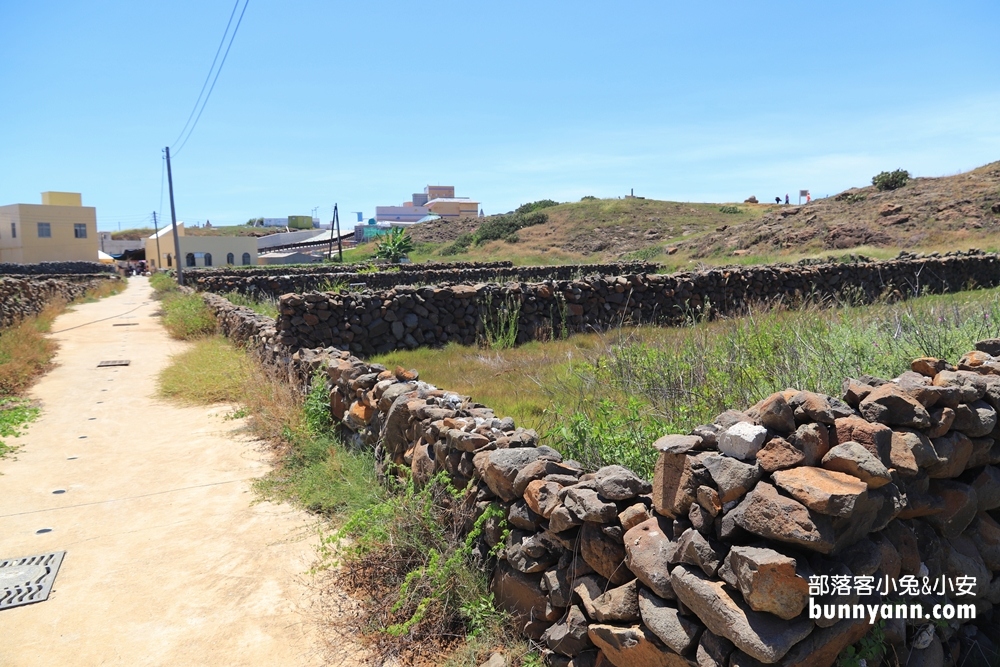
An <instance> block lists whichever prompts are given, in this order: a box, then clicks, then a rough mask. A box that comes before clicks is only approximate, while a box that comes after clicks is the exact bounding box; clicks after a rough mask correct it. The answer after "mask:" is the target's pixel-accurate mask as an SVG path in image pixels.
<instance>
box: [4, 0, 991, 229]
mask: <svg viewBox="0 0 1000 667" xmlns="http://www.w3.org/2000/svg"><path fill="white" fill-rule="evenodd" d="M241 3H242V0H241ZM810 4H812V3H810ZM241 6H242V4H241ZM232 8H233V3H232V2H230V1H229V0H200V1H199V2H193V1H188V0H173V1H171V2H163V1H161V0H151V1H148V2H124V1H118V0H103V1H102V0H92V1H91V2H86V3H81V2H54V1H46V0H39V1H38V2H15V1H14V0H0V25H3V26H4V39H3V40H0V84H2V90H4V92H5V95H4V100H3V101H2V103H0V203H3V204H6V203H14V202H25V203H34V202H38V201H39V199H38V198H39V193H40V192H42V191H43V190H69V191H79V192H82V193H83V198H84V203H85V204H87V205H93V206H96V207H97V211H98V221H99V225H100V227H101V228H102V229H115V228H117V226H118V223H121V224H122V227H123V228H124V227H130V226H134V225H136V224H144V223H145V222H146V220H147V219H148V218H149V215H150V212H152V211H153V210H162V212H163V214H164V215H166V216H168V217H169V208H168V205H167V203H166V198H164V202H163V205H162V209H161V208H160V207H161V204H160V196H161V182H162V176H161V175H162V160H161V151H162V148H163V147H164V146H166V145H168V144H172V142H173V141H174V140H175V138H176V137H177V135H178V133H179V132H180V130H181V128H182V126H183V125H184V121H185V120H186V119H187V117H188V114H189V113H190V111H191V107H192V105H193V104H194V101H195V98H196V97H197V95H198V91H199V90H200V88H201V86H202V82H203V81H204V78H205V75H206V73H207V71H208V67H209V65H210V64H211V62H212V57H213V56H214V54H215V52H216V48H217V46H218V44H219V40H220V38H221V36H222V31H223V29H224V28H225V25H226V21H227V20H228V18H229V16H230V12H231V11H232ZM997 25H1000V4H998V3H996V2H995V1H993V0H991V1H984V2H961V1H959V2H952V3H937V2H921V1H919V0H917V1H910V2H891V1H890V2H883V3H867V2H866V3H861V2H841V3H824V4H822V5H820V4H819V3H816V4H815V6H808V5H806V4H805V3H793V2H769V3H747V2H715V3H675V2H664V1H663V0H659V1H658V2H638V1H636V2H627V1H626V2H618V3H609V2H584V1H579V0H578V1H576V2H544V1H543V2H538V1H535V2H519V1H508V2H504V3H468V2H464V3H463V2H425V3H403V2H377V1H371V2H364V3H358V2H353V3H340V2H313V1H311V0H300V1H296V2H273V1H268V0H250V4H249V6H248V9H247V11H246V15H245V16H244V18H243V23H242V25H241V27H240V30H239V34H238V35H237V37H236V41H235V43H234V45H233V47H232V50H231V52H230V53H229V57H228V60H227V62H226V65H225V69H224V70H223V72H222V74H221V76H220V78H219V81H218V84H217V85H216V87H215V90H214V92H213V94H212V98H211V100H210V101H209V103H208V106H207V108H206V110H205V112H204V114H203V115H202V117H201V120H200V122H199V124H198V126H197V128H196V129H195V131H194V134H193V135H192V137H191V139H190V141H189V142H188V144H187V145H186V146H185V147H184V149H183V150H182V151H181V152H180V153H179V154H178V155H177V157H176V159H175V160H174V184H175V195H176V203H177V214H178V218H179V219H182V220H186V221H189V222H195V221H202V222H203V221H204V220H206V219H210V220H212V222H213V224H234V223H241V222H244V221H245V220H247V219H248V218H250V217H256V216H266V217H279V216H285V215H299V214H305V215H308V214H309V212H310V211H311V210H312V209H313V207H316V206H318V207H319V212H320V216H321V217H322V218H323V220H324V221H325V220H329V217H330V211H331V209H332V205H333V203H334V202H337V203H339V205H340V210H341V211H342V212H343V213H344V215H342V217H341V219H342V220H343V221H347V220H350V219H352V216H351V214H350V212H351V211H364V212H365V213H366V214H367V215H371V214H373V213H374V207H375V206H376V205H378V204H398V203H401V202H402V201H404V200H406V199H408V198H409V195H410V193H412V192H418V191H420V190H421V189H422V188H423V186H425V185H427V184H428V183H433V184H453V185H455V186H456V188H457V191H458V194H459V195H465V196H471V197H473V198H476V199H479V200H481V201H482V202H483V207H484V208H485V210H486V212H488V213H495V212H503V211H507V210H510V209H512V208H514V207H516V206H517V205H519V204H521V203H524V202H527V201H532V200H536V199H541V198H552V199H557V200H560V201H570V200H575V199H579V198H580V197H581V196H583V195H596V196H601V197H614V196H620V195H622V194H625V193H627V192H628V190H629V188H635V191H636V194H639V195H645V196H648V197H655V198H659V199H675V200H685V201H742V200H743V199H744V198H745V197H747V196H749V195H751V194H754V195H756V196H757V197H758V198H760V199H762V200H766V199H770V198H773V197H774V196H775V195H779V194H780V195H784V194H785V193H786V192H788V193H791V194H792V196H793V198H794V196H795V191H796V190H797V189H799V188H808V189H810V190H811V191H812V193H813V195H814V196H824V195H827V194H834V193H836V192H839V191H840V190H843V189H845V188H847V187H851V186H854V185H864V184H866V183H868V182H869V180H870V179H871V176H872V175H873V174H875V173H877V172H879V171H882V170H892V169H896V168H904V169H908V170H909V171H910V172H911V173H913V174H915V175H922V176H940V175H946V174H953V173H956V172H958V171H961V170H967V169H971V168H973V167H976V166H979V165H981V164H984V163H986V162H991V161H994V160H1000V48H998V46H997V45H998V41H997V37H996V26H997Z"/></svg>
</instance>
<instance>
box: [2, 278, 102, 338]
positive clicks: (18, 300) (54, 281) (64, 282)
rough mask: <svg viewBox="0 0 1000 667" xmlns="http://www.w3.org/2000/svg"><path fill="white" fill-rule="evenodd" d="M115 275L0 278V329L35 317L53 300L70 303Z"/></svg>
mask: <svg viewBox="0 0 1000 667" xmlns="http://www.w3.org/2000/svg"><path fill="white" fill-rule="evenodd" d="M105 280H120V278H119V277H118V276H116V275H114V274H101V275H66V276H31V277H24V276H0V329H2V328H4V327H9V326H12V325H14V324H16V323H17V322H20V321H21V320H22V319H24V318H25V317H29V316H31V315H37V314H38V313H40V312H42V310H44V309H45V307H46V306H47V305H48V304H50V303H52V302H53V301H55V300H63V301H72V300H73V299H76V298H78V297H80V296H83V294H84V293H86V291H87V290H89V289H90V288H92V287H96V286H97V285H98V284H100V283H101V282H103V281H105Z"/></svg>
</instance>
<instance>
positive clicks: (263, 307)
mask: <svg viewBox="0 0 1000 667" xmlns="http://www.w3.org/2000/svg"><path fill="white" fill-rule="evenodd" d="M223 296H224V297H226V300H227V301H229V303H231V304H233V305H236V306H244V307H246V308H249V309H250V310H252V311H254V312H255V313H258V314H260V315H263V316H265V317H273V318H275V319H277V317H278V300H277V299H275V298H274V297H269V296H264V297H261V298H259V299H255V298H253V297H250V296H247V295H246V294H240V293H239V292H229V293H228V294H223Z"/></svg>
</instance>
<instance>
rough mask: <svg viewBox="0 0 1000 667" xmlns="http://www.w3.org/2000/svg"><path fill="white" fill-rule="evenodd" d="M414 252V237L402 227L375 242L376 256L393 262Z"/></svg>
mask: <svg viewBox="0 0 1000 667" xmlns="http://www.w3.org/2000/svg"><path fill="white" fill-rule="evenodd" d="M411 252H413V239H411V238H410V235H409V234H407V233H406V230H404V229H403V228H402V227H396V228H394V229H393V230H392V231H391V232H389V233H388V234H385V235H384V236H382V237H381V238H380V239H379V240H378V241H376V242H375V256H376V257H377V258H379V259H387V260H389V261H390V262H392V263H393V264H399V261H400V260H401V259H403V258H404V257H406V256H407V255H408V254H410V253H411Z"/></svg>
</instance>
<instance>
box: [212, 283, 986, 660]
mask: <svg viewBox="0 0 1000 667" xmlns="http://www.w3.org/2000/svg"><path fill="white" fill-rule="evenodd" d="M206 302H208V303H209V304H210V305H211V306H212V307H213V308H214V309H216V310H217V311H219V312H220V314H221V321H222V322H223V327H224V329H225V330H226V331H228V332H229V333H230V335H233V336H234V337H236V338H239V339H240V340H243V341H246V342H247V344H249V345H257V346H258V347H257V348H256V349H257V351H258V352H259V353H260V354H261V355H262V356H263V357H264V358H265V359H267V360H269V361H270V362H271V363H277V364H280V365H282V366H283V367H284V368H285V369H286V370H287V372H288V377H289V381H290V382H292V383H294V384H296V385H297V386H299V387H300V388H303V389H304V388H305V387H307V386H308V383H309V379H310V378H311V377H312V376H313V375H314V374H315V373H320V374H322V376H324V377H325V378H326V380H327V383H328V387H329V391H330V393H329V398H330V410H331V414H332V416H333V417H334V418H335V419H336V420H337V422H338V423H339V424H340V425H341V426H342V427H343V429H344V430H345V432H346V433H348V434H350V437H351V438H353V439H354V440H355V441H357V442H358V443H360V444H364V445H367V446H370V447H372V448H374V450H375V452H376V460H377V461H378V462H379V465H380V466H381V469H382V471H383V472H384V473H385V474H393V473H399V474H404V475H412V477H413V479H414V480H415V481H416V482H417V483H418V484H424V483H427V481H428V480H430V479H431V477H432V476H434V475H436V474H439V473H443V474H445V475H446V476H448V478H450V480H451V482H452V483H453V484H454V485H456V486H457V487H458V488H464V489H466V495H465V506H466V507H468V508H472V509H473V510H474V511H473V514H474V515H475V516H481V515H482V514H483V513H485V512H486V511H487V510H488V508H490V507H496V508H499V510H500V512H499V514H500V515H501V516H502V519H501V518H491V519H490V520H488V521H486V524H485V531H484V533H483V535H482V536H481V537H480V540H479V543H478V544H477V546H476V552H477V554H478V555H479V557H480V560H481V562H482V563H484V564H485V565H486V567H488V568H490V571H491V582H492V583H491V588H492V591H493V593H494V595H495V599H496V601H497V602H498V603H499V604H500V605H501V606H503V607H504V608H506V609H508V610H510V611H511V612H512V613H513V614H514V615H515V618H516V619H517V623H518V627H519V628H520V629H522V630H523V631H524V632H525V633H526V634H527V635H528V636H530V637H532V638H534V639H535V640H537V641H539V642H541V643H542V644H543V645H544V646H545V647H546V652H545V657H546V661H547V663H548V664H550V665H560V666H568V665H573V666H576V667H579V666H582V665H601V664H611V665H615V666H617V667H632V666H635V665H664V666H668V667H693V666H694V665H698V667H738V666H739V667H742V666H747V667H750V666H752V665H760V664H780V665H786V666H792V665H794V666H796V667H798V666H801V667H829V666H830V665H832V664H834V662H835V660H836V659H837V656H838V655H839V654H840V653H841V651H842V650H844V649H845V648H846V647H847V646H849V645H851V644H853V643H854V642H857V641H858V640H860V639H861V638H862V637H863V636H865V635H866V634H867V633H868V632H869V631H870V630H871V617H870V616H868V614H870V613H875V614H885V613H887V612H886V611H884V610H885V609H886V607H884V606H883V605H885V604H890V603H891V604H892V607H893V610H898V607H896V604H897V603H905V604H906V605H912V604H917V603H919V604H922V605H923V610H924V611H925V612H929V611H930V610H931V609H932V608H933V606H934V605H939V604H949V603H953V604H969V605H972V607H973V608H974V609H975V612H976V613H975V620H974V621H972V620H967V619H965V620H958V619H954V620H949V621H930V620H928V619H925V618H917V619H909V620H900V619H895V618H893V619H885V620H884V634H885V639H886V642H887V644H889V645H890V646H891V650H892V651H894V653H895V655H896V656H897V658H898V660H899V662H900V663H901V664H908V665H922V666H923V665H926V666H930V665H956V664H957V665H962V664H977V663H975V659H977V658H975V656H979V655H980V653H979V652H982V655H984V656H990V655H995V651H996V650H997V642H996V639H997V638H998V637H1000V613H997V611H996V610H997V609H998V605H1000V522H998V519H1000V443H998V442H997V440H998V439H1000V428H998V420H997V410H998V409H1000V340H991V341H982V342H981V343H980V344H978V345H977V350H976V351H974V352H970V353H969V354H967V355H965V356H964V357H963V358H962V359H961V360H959V361H958V363H957V365H956V366H952V365H951V364H949V363H948V362H946V361H944V360H940V359H933V358H922V359H916V360H914V361H913V363H912V366H911V369H909V370H907V371H906V372H904V373H902V374H901V375H900V376H899V377H897V378H893V379H891V380H884V379H879V378H874V377H861V378H848V379H846V380H845V382H844V385H843V394H842V396H841V397H833V396H826V395H822V394H817V393H813V392H809V391H799V390H796V389H789V390H787V391H784V392H779V393H776V394H774V395H772V396H769V397H767V398H766V399H764V400H763V401H761V402H760V403H758V404H756V405H754V406H752V407H751V408H749V409H747V410H745V411H742V412H739V411H728V412H726V413H723V414H721V415H719V416H718V417H717V418H716V419H715V420H714V421H713V423H711V424H707V425H704V426H700V427H698V428H695V429H694V430H693V431H692V432H691V433H689V434H678V435H665V436H664V437H662V438H660V439H659V440H658V441H656V442H655V443H647V444H646V445H644V446H649V447H655V448H656V449H657V450H658V451H659V459H658V462H657V465H656V472H655V476H654V479H653V480H643V479H640V478H639V477H638V476H637V475H635V474H634V473H632V472H631V471H629V470H627V469H625V468H623V467H621V466H615V465H611V466H607V467H604V468H601V469H600V470H596V471H586V470H584V469H582V467H581V466H580V465H579V464H578V463H576V462H574V461H570V460H564V459H563V457H562V456H561V455H560V454H559V453H558V452H557V451H555V450H553V449H551V448H549V447H546V446H539V444H538V436H537V434H535V433H534V432H533V431H530V430H525V429H523V428H519V427H517V426H516V424H515V423H514V421H513V420H512V419H510V418H509V417H501V416H499V415H496V414H494V412H493V411H492V410H490V409H489V408H488V407H486V406H483V405H480V404H478V403H475V402H473V401H472V400H470V399H469V398H468V397H465V396H460V395H457V394H454V393H452V392H448V391H445V390H442V389H439V388H437V387H434V386H432V385H429V384H427V383H425V382H422V381H420V379H419V376H418V374H417V372H416V371H406V370H403V369H401V368H396V369H387V368H385V367H383V366H379V365H376V364H368V363H366V362H364V361H362V360H360V359H358V358H356V357H353V356H351V355H350V354H349V353H348V352H346V351H343V350H338V349H336V348H333V347H328V348H325V349H299V350H297V351H294V352H292V351H291V350H289V349H288V348H286V347H283V346H282V345H281V344H280V343H279V342H278V334H277V333H275V332H274V331H273V330H271V329H270V328H269V326H270V325H269V324H268V323H267V322H266V321H263V320H262V318H260V317H259V316H256V315H255V314H253V313H252V311H250V310H249V309H245V308H239V307H236V306H232V305H231V304H229V303H228V302H227V301H225V300H224V299H220V298H219V297H215V296H206ZM640 446H642V445H640ZM491 553H499V557H498V558H497V559H496V560H492V559H491V557H490V555H489V554H491ZM960 578H964V579H961V580H963V581H965V582H966V583H968V582H970V581H971V591H972V594H971V595H968V596H963V595H960V594H959V593H960V592H961V589H959V591H958V592H956V590H955V589H954V588H949V585H948V584H945V585H944V586H943V587H942V588H938V584H937V582H938V581H942V582H952V583H953V582H955V581H959V580H960ZM907 579H909V580H911V581H915V582H917V584H918V586H917V592H916V593H915V594H914V595H909V594H905V593H902V592H900V591H899V589H898V588H896V584H897V583H898V582H902V581H906V580H907ZM882 581H892V582H894V583H893V586H892V587H891V588H890V587H888V584H887V586H886V588H885V590H884V591H883V590H882V586H881V584H877V583H876V582H882ZM822 582H826V583H827V584H828V585H829V586H831V587H832V588H828V589H827V590H822V591H821V590H816V591H810V584H811V583H813V584H814V585H817V586H818V585H821V584H822ZM838 582H839V583H838ZM845 582H850V583H849V585H848V586H847V588H841V586H842V585H843V584H844V583H845ZM859 582H866V583H867V584H870V585H869V590H859V588H858V586H857V584H858V583H859ZM811 593H813V594H811ZM813 605H818V608H819V609H821V610H823V611H821V613H820V614H819V616H820V617H819V618H817V617H816V614H815V613H813V611H812V610H813ZM831 605H832V606H831ZM842 605H846V607H843V608H844V609H846V610H847V612H848V616H850V615H851V614H852V613H855V610H856V609H858V608H859V607H857V605H862V607H860V609H862V610H863V611H864V614H865V616H864V617H863V618H850V617H849V618H840V619H838V618H828V617H827V616H826V614H825V611H826V610H827V609H831V610H835V611H840V610H841V606H842ZM908 608H909V609H910V610H912V607H908ZM872 610H874V612H873V611H872ZM894 613H898V611H894ZM967 660H972V661H973V662H966V661H967Z"/></svg>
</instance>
